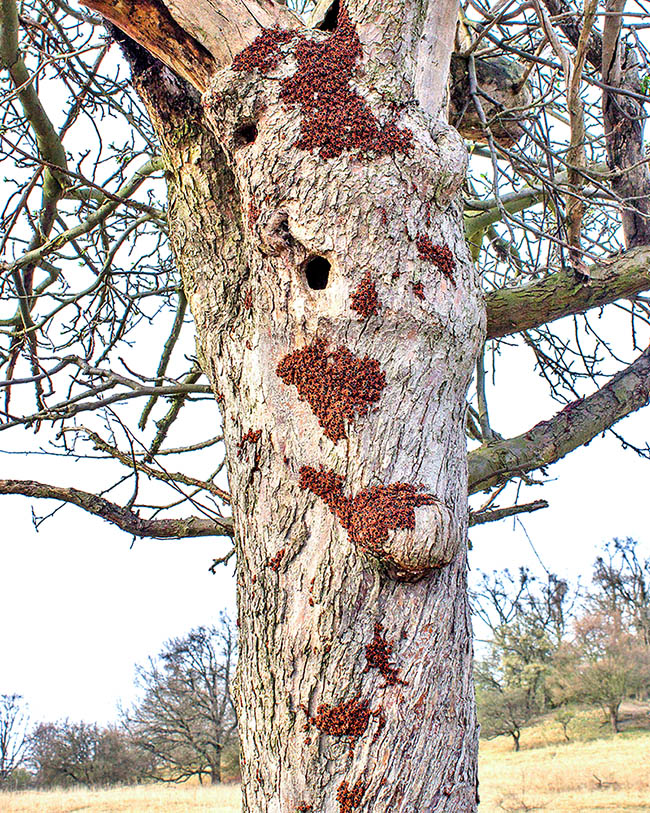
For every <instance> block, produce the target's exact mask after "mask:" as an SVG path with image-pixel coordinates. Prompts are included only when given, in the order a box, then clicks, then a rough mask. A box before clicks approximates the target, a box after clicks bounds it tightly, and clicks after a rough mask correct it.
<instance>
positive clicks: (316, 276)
mask: <svg viewBox="0 0 650 813" xmlns="http://www.w3.org/2000/svg"><path fill="white" fill-rule="evenodd" d="M330 267H331V266H330V264H329V262H328V260H326V259H325V257H317V256H316V257H310V258H309V259H308V260H307V262H306V263H305V267H304V271H305V278H306V280H307V285H309V287H310V288H311V289H312V291H322V290H324V289H325V288H327V283H328V281H329V276H330Z"/></svg>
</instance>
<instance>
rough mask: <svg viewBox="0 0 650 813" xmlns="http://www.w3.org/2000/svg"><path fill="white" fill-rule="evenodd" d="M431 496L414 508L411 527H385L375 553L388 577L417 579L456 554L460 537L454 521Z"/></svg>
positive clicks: (449, 513)
mask: <svg viewBox="0 0 650 813" xmlns="http://www.w3.org/2000/svg"><path fill="white" fill-rule="evenodd" d="M432 500H433V501H432V502H431V504H429V505H423V506H421V507H419V508H418V510H417V511H416V512H415V527H413V528H396V529H395V530H392V531H389V533H388V539H387V540H386V542H385V543H384V545H383V547H382V550H381V553H375V555H376V556H377V558H378V560H379V563H380V565H381V566H382V567H383V568H384V569H385V570H386V572H387V573H388V575H389V576H390V577H391V578H393V579H396V580H398V581H417V580H418V579H421V578H423V577H424V576H426V575H427V574H429V573H430V572H431V571H432V570H435V569H437V568H440V567H442V566H443V565H448V564H449V563H450V562H451V561H452V560H453V559H454V557H455V556H456V553H457V552H458V549H459V548H460V541H461V537H460V533H459V528H458V522H457V520H456V518H455V517H454V515H453V514H452V512H451V510H450V509H449V508H448V507H447V506H446V505H445V504H444V503H443V502H440V501H439V500H437V499H435V498H432ZM369 552H370V553H373V551H369Z"/></svg>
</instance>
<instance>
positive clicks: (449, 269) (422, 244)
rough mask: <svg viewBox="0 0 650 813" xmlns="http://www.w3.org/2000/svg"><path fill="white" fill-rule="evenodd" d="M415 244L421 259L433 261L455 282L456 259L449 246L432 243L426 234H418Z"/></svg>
mask: <svg viewBox="0 0 650 813" xmlns="http://www.w3.org/2000/svg"><path fill="white" fill-rule="evenodd" d="M415 245H416V246H417V247H418V254H419V255H420V257H422V259H423V260H426V261H427V262H430V263H433V264H434V265H435V266H436V267H437V268H438V270H439V271H440V272H441V273H442V274H444V276H445V277H447V279H448V280H449V281H450V282H453V283H454V285H455V284H456V280H455V279H454V269H455V268H456V261H455V260H454V255H453V254H452V253H451V249H450V248H449V246H441V245H436V244H434V243H432V242H431V238H430V237H427V236H426V234H418V236H417V239H416V241H415Z"/></svg>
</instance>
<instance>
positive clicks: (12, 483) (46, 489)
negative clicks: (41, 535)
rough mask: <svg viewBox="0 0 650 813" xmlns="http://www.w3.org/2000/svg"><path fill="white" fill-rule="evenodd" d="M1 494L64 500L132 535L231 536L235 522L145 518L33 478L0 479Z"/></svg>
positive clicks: (189, 518)
mask: <svg viewBox="0 0 650 813" xmlns="http://www.w3.org/2000/svg"><path fill="white" fill-rule="evenodd" d="M0 494H21V495H22V496H24V497H37V498H42V499H48V500H61V501H62V502H67V503H71V504H72V505H76V506H77V507H78V508H83V509H84V511H88V513H90V514H95V516H98V517H101V518H102V519H104V520H106V521H107V522H112V523H113V525H117V527H118V528H120V529H121V530H123V531H126V532H127V533H129V534H133V536H139V537H150V538H152V539H183V538H186V537H194V536H232V535H233V522H232V519H231V518H230V517H224V518H223V519H221V518H219V519H206V518H205V517H184V518H183V519H144V518H143V517H140V516H138V514H136V513H135V512H134V511H130V510H129V509H128V508H123V507H122V506H121V505H117V504H116V503H113V502H110V501H109V500H106V499H104V497H100V496H98V495H97V494H91V493H89V492H88V491H80V490H79V489H77V488H63V487H61V486H54V485H48V484H47V483H38V482H36V481H34V480H0Z"/></svg>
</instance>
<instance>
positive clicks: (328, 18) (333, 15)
mask: <svg viewBox="0 0 650 813" xmlns="http://www.w3.org/2000/svg"><path fill="white" fill-rule="evenodd" d="M339 5H340V3H339V0H334V2H333V3H332V5H331V6H330V7H329V9H328V10H327V13H326V14H325V16H324V17H323V22H322V23H321V24H320V25H317V26H316V28H320V30H321V31H334V29H335V28H336V24H337V23H338V19H339Z"/></svg>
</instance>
